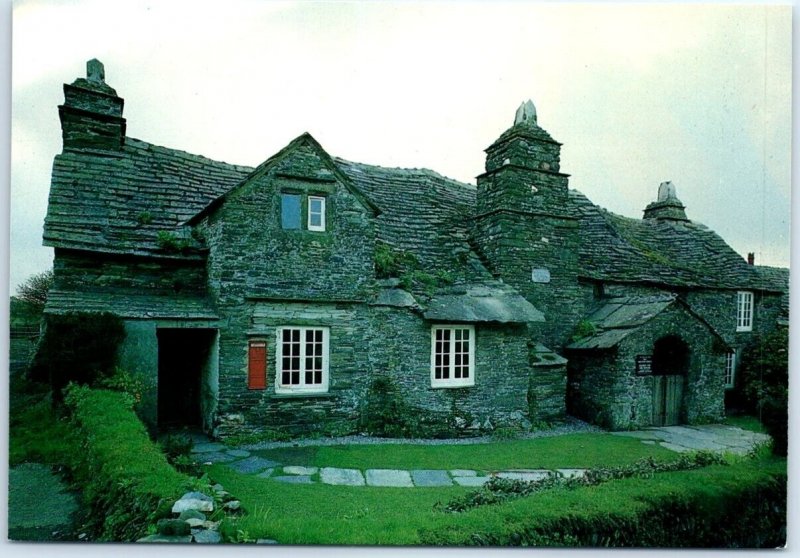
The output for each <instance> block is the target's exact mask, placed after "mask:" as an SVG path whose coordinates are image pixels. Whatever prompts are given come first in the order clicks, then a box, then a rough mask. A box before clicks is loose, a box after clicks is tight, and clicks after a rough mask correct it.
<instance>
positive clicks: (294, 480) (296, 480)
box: [272, 475, 314, 484]
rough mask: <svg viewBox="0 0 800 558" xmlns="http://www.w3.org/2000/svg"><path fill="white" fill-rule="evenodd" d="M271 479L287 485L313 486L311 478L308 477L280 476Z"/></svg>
mask: <svg viewBox="0 0 800 558" xmlns="http://www.w3.org/2000/svg"><path fill="white" fill-rule="evenodd" d="M272 478H273V480H276V481H278V482H285V483H289V484H314V481H312V480H311V477H309V476H308V475H282V476H279V477H272Z"/></svg>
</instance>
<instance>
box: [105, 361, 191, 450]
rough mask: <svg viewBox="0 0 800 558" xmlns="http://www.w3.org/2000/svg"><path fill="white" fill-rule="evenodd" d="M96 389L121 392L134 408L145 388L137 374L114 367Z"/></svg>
mask: <svg viewBox="0 0 800 558" xmlns="http://www.w3.org/2000/svg"><path fill="white" fill-rule="evenodd" d="M97 387H99V388H102V389H109V390H111V391H121V392H122V393H126V394H128V395H130V396H131V398H132V399H133V404H134V407H138V405H139V404H140V403H141V402H142V397H143V395H144V392H145V390H146V389H147V386H146V385H145V381H144V379H143V378H142V377H141V376H140V375H138V374H132V373H131V372H128V371H127V370H125V369H124V368H120V367H118V366H117V367H115V368H114V372H113V373H112V374H111V375H110V376H108V377H105V378H100V379H99V380H98V382H97ZM190 441H191V440H190Z"/></svg>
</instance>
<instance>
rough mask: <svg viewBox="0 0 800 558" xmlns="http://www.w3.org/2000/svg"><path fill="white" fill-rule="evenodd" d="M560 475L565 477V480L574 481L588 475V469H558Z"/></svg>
mask: <svg viewBox="0 0 800 558" xmlns="http://www.w3.org/2000/svg"><path fill="white" fill-rule="evenodd" d="M556 470H557V471H558V472H559V473H561V474H562V475H564V477H565V478H568V479H574V478H580V477H583V476H584V475H586V469H556Z"/></svg>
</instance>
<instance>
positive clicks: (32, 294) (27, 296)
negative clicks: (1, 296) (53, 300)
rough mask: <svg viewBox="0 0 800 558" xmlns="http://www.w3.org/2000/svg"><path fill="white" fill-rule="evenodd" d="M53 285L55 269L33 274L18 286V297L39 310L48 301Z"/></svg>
mask: <svg viewBox="0 0 800 558" xmlns="http://www.w3.org/2000/svg"><path fill="white" fill-rule="evenodd" d="M52 286H53V270H52V269H48V270H47V271H42V272H41V273H36V274H34V275H31V276H30V277H28V278H27V279H25V281H23V282H22V284H20V286H19V287H17V297H18V298H19V299H20V300H24V301H25V302H27V303H29V304H31V305H32V306H34V307H35V308H37V309H38V310H41V309H43V308H44V305H45V304H46V303H47V293H48V291H50V287H52Z"/></svg>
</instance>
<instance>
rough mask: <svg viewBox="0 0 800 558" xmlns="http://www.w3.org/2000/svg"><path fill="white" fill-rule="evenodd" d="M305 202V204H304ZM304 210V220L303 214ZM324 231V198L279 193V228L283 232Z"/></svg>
mask: <svg viewBox="0 0 800 558" xmlns="http://www.w3.org/2000/svg"><path fill="white" fill-rule="evenodd" d="M304 202H305V203H304ZM304 210H305V220H304V219H303V214H304ZM304 222H305V229H306V230H309V231H317V232H320V231H325V228H326V215H325V196H306V195H305V194H296V193H292V192H282V193H281V228H282V229H284V230H300V229H302V228H303V223H304Z"/></svg>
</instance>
